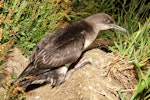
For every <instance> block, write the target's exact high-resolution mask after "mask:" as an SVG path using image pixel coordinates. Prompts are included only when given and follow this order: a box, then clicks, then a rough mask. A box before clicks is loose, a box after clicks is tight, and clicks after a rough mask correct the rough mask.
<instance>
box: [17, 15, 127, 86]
mask: <svg viewBox="0 0 150 100" xmlns="http://www.w3.org/2000/svg"><path fill="white" fill-rule="evenodd" d="M112 28H115V29H118V30H120V31H124V32H127V30H126V29H125V28H122V27H120V26H118V25H116V24H115V22H114V19H113V18H112V17H111V16H109V15H108V14H105V13H97V14H94V15H91V16H89V17H87V18H85V19H82V20H80V21H78V22H76V23H74V24H71V25H69V26H67V27H65V28H61V29H58V30H56V31H54V32H52V33H50V34H48V35H47V36H46V37H44V38H43V39H42V40H41V41H40V42H39V43H38V44H37V46H36V47H35V49H34V51H33V53H32V55H31V57H30V62H29V64H28V66H27V67H26V68H25V69H24V71H23V72H22V73H21V74H20V76H19V77H18V78H17V79H16V80H15V82H16V83H17V84H18V85H19V86H20V87H28V86H29V85H32V84H42V83H45V82H46V83H50V84H51V85H52V86H56V85H60V84H61V83H63V82H64V81H66V80H67V79H69V78H70V77H71V75H72V74H73V72H75V71H76V70H77V69H79V68H81V67H82V66H84V65H85V64H87V63H88V61H87V60H85V59H80V57H81V55H82V53H83V52H84V51H85V50H86V48H87V47H88V46H89V45H90V44H91V43H92V42H93V41H94V40H95V39H96V37H97V36H98V33H99V32H100V31H101V30H107V29H112ZM72 64H74V68H73V69H74V70H72V71H71V72H68V70H69V67H70V66H71V65H72Z"/></svg>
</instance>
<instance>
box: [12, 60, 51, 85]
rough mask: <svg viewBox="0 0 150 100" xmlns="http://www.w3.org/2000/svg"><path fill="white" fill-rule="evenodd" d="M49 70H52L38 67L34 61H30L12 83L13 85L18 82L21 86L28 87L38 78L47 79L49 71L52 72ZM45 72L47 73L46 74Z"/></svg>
mask: <svg viewBox="0 0 150 100" xmlns="http://www.w3.org/2000/svg"><path fill="white" fill-rule="evenodd" d="M49 71H50V72H51V69H37V68H36V67H35V66H33V63H29V64H28V65H27V67H26V68H25V69H24V71H23V72H22V73H21V74H20V75H19V77H18V78H17V79H15V80H14V81H13V82H12V83H11V85H14V84H15V83H17V84H18V85H19V86H20V87H27V86H29V85H30V84H31V83H32V82H33V81H35V80H37V79H40V78H42V79H46V77H47V75H48V73H50V72H49ZM43 74H45V76H44V75H43Z"/></svg>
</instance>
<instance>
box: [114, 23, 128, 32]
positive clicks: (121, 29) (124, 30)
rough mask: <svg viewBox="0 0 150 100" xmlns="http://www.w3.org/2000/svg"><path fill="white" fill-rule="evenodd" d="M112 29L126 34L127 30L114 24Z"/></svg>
mask: <svg viewBox="0 0 150 100" xmlns="http://www.w3.org/2000/svg"><path fill="white" fill-rule="evenodd" d="M112 28H115V29H118V30H120V31H123V32H126V33H127V32H128V30H126V29H125V28H123V27H121V26H118V25H116V24H113V25H112Z"/></svg>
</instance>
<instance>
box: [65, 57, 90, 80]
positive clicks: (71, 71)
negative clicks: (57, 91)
mask: <svg viewBox="0 0 150 100" xmlns="http://www.w3.org/2000/svg"><path fill="white" fill-rule="evenodd" d="M87 64H91V62H90V61H88V60H87V59H80V60H79V61H78V62H77V64H76V65H75V66H74V68H73V69H71V70H69V71H68V73H67V74H66V77H65V80H64V82H65V81H66V80H68V79H69V78H71V76H72V75H73V73H74V72H75V71H77V70H78V69H80V68H81V67H83V66H85V65H87Z"/></svg>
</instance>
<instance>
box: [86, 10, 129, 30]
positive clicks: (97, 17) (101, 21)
mask: <svg viewBox="0 0 150 100" xmlns="http://www.w3.org/2000/svg"><path fill="white" fill-rule="evenodd" d="M85 21H86V22H88V23H89V24H91V25H92V27H93V29H94V31H95V32H97V33H98V32H99V31H100V30H107V29H112V28H115V29H118V30H120V31H123V32H127V30H126V29H125V28H123V27H120V26H118V25H116V24H115V21H114V19H113V18H112V17H111V16H109V15H108V14H105V13H98V14H94V15H91V16H89V17H87V18H85Z"/></svg>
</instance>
